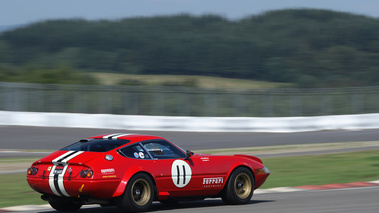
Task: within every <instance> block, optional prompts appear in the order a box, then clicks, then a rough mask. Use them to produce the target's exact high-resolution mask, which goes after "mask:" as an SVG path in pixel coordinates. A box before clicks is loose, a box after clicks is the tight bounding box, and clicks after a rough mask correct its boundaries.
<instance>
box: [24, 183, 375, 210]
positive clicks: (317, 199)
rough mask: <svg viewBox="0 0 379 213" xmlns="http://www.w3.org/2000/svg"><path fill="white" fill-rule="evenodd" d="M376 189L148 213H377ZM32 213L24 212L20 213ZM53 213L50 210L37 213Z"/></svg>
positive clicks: (214, 202)
mask: <svg viewBox="0 0 379 213" xmlns="http://www.w3.org/2000/svg"><path fill="white" fill-rule="evenodd" d="M378 197H379V187H368V188H354V189H340V190H325V191H301V192H281V193H269V194H258V195H254V196H253V199H252V200H251V201H250V203H249V204H246V205H225V204H224V203H223V202H222V201H221V199H209V200H204V201H188V202H181V203H178V204H176V205H173V206H165V205H163V204H160V203H153V205H152V207H151V209H150V212H155V213H160V212H180V213H186V212H191V213H197V212H202V213H224V212H225V213H229V212H238V213H247V212H259V213H331V212H335V213H340V212H344V213H357V212H362V213H378V210H379V202H378ZM29 212H35V211H24V213H29ZM38 212H40V213H54V212H56V211H54V210H44V211H38ZM77 212H78V213H90V212H91V213H117V212H118V210H117V208H116V207H103V208H102V207H91V208H83V209H81V210H79V211H77Z"/></svg>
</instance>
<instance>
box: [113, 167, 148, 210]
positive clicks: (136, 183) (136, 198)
mask: <svg viewBox="0 0 379 213" xmlns="http://www.w3.org/2000/svg"><path fill="white" fill-rule="evenodd" d="M153 199H154V187H153V181H152V180H151V178H150V177H149V176H148V175H147V174H145V173H139V174H136V175H134V176H133V177H132V178H131V179H130V180H129V183H128V185H127V186H126V189H125V192H124V194H123V195H122V196H121V197H120V199H119V201H118V204H117V206H118V208H119V209H120V210H121V211H123V212H143V211H147V210H148V209H149V208H150V206H151V203H152V202H153Z"/></svg>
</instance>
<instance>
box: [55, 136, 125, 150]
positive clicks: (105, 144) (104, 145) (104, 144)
mask: <svg viewBox="0 0 379 213" xmlns="http://www.w3.org/2000/svg"><path fill="white" fill-rule="evenodd" d="M128 142H129V141H128V140H101V139H93V140H88V141H86V142H76V143H74V144H71V145H69V146H67V147H65V148H62V149H60V150H70V151H88V152H108V151H110V150H112V149H115V148H117V147H120V146H122V145H124V144H127V143H128Z"/></svg>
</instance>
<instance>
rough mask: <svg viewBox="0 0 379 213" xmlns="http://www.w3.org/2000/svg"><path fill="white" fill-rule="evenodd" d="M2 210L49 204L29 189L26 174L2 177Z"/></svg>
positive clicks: (0, 194)
mask: <svg viewBox="0 0 379 213" xmlns="http://www.w3.org/2000/svg"><path fill="white" fill-rule="evenodd" d="M0 189H1V190H0V208H1V207H7V206H18V205H31V204H47V202H46V201H43V200H41V195H40V194H39V193H37V192H35V191H34V190H32V189H31V188H30V187H29V184H28V183H27V182H26V174H11V175H0Z"/></svg>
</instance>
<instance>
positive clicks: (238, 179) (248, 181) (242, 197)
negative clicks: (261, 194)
mask: <svg viewBox="0 0 379 213" xmlns="http://www.w3.org/2000/svg"><path fill="white" fill-rule="evenodd" d="M253 192H254V177H253V175H252V173H251V171H250V170H249V169H247V168H245V167H239V168H237V169H236V170H234V171H233V172H232V174H231V175H230V177H229V180H228V183H227V184H226V186H225V189H224V193H223V195H222V200H223V201H224V202H225V203H227V204H245V203H248V202H249V201H250V199H251V197H252V196H253Z"/></svg>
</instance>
